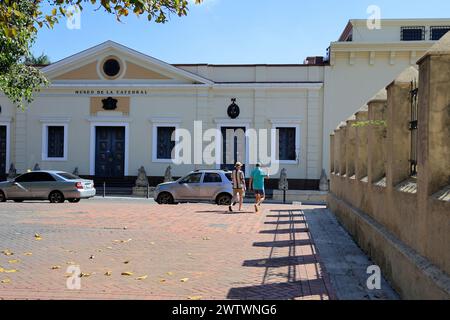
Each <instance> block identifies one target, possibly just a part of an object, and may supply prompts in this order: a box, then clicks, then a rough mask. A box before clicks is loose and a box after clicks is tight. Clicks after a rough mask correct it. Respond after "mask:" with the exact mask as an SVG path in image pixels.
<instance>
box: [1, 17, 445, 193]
mask: <svg viewBox="0 0 450 320" xmlns="http://www.w3.org/2000/svg"><path fill="white" fill-rule="evenodd" d="M365 23H366V21H365V20H352V21H350V22H349V24H348V26H347V28H346V29H345V30H344V33H343V35H342V36H341V38H340V39H339V41H337V42H333V43H332V44H331V46H330V48H329V53H328V58H325V59H321V58H315V59H311V58H310V59H308V61H307V62H308V63H305V64H297V65H208V64H198V65H171V64H168V63H166V62H163V61H160V60H157V59H155V58H153V57H151V56H148V55H145V54H143V53H140V52H137V51H134V50H132V49H130V48H127V47H125V46H122V45H120V44H117V43H115V42H111V41H108V42H105V43H103V44H100V45H98V46H95V47H93V48H90V49H87V50H85V51H83V52H80V53H78V54H75V55H73V56H70V57H68V58H65V59H63V60H61V61H58V62H56V63H53V64H51V65H49V66H46V67H44V68H43V69H42V71H43V72H44V73H45V74H46V75H47V77H48V78H49V79H50V80H51V85H50V86H49V87H48V88H45V89H42V90H41V92H39V93H38V94H36V99H35V101H34V102H33V104H32V105H31V106H29V108H28V109H27V110H26V111H25V112H22V111H20V110H18V109H17V108H16V107H15V106H14V105H13V104H11V103H10V102H9V100H8V99H7V98H6V97H5V96H3V95H0V105H1V107H2V109H1V114H0V142H1V143H0V146H1V148H2V149H1V150H0V170H1V171H2V172H5V173H6V172H8V169H9V167H10V164H12V163H13V164H14V165H15V167H16V168H17V171H18V172H24V171H26V170H27V169H32V168H33V167H34V166H35V164H36V163H37V164H39V167H40V168H41V169H58V170H66V171H73V170H74V169H75V168H78V172H79V174H80V175H85V176H95V177H117V178H120V177H127V176H136V175H137V170H138V168H139V167H141V166H144V167H145V169H146V171H147V174H148V175H149V176H152V177H161V176H163V175H164V172H165V170H166V168H167V166H168V165H170V164H171V163H172V158H173V156H172V154H171V150H172V149H173V147H174V145H175V142H173V141H171V136H172V133H173V132H179V131H180V129H187V130H188V131H189V132H190V133H191V135H192V136H193V138H197V139H194V141H199V140H201V139H199V138H200V137H201V133H200V134H199V133H198V132H196V131H195V130H194V125H195V121H201V123H202V129H203V131H205V130H207V129H218V131H219V132H221V133H222V132H223V133H224V131H225V130H226V129H228V130H230V129H231V130H238V129H242V130H244V131H245V132H249V131H250V129H257V130H259V129H266V130H269V131H270V130H271V129H277V130H278V132H279V136H278V137H270V136H269V137H268V142H267V145H266V148H267V149H268V151H269V153H270V152H271V153H272V154H274V153H275V152H274V151H275V150H277V151H279V156H278V157H277V159H276V160H279V162H280V167H282V168H286V169H287V170H288V176H289V178H290V188H293V189H317V188H318V185H319V178H320V175H321V171H322V169H325V170H326V171H329V165H328V163H329V152H328V149H329V142H328V139H327V137H328V135H329V132H331V131H332V130H333V129H334V128H335V127H336V125H337V124H338V122H339V121H340V119H342V118H343V117H345V115H348V114H351V113H352V112H354V111H355V110H354V106H357V105H361V104H362V103H363V102H364V101H365V100H367V99H368V98H370V97H371V96H372V95H373V94H374V93H375V92H376V91H377V89H378V88H380V86H382V85H383V84H384V83H385V82H387V81H388V80H389V79H391V78H393V77H395V76H396V75H397V74H398V73H399V72H401V71H402V70H403V69H404V68H405V67H406V66H409V65H413V64H415V62H416V60H417V59H419V58H420V57H421V56H422V55H423V53H424V52H425V51H426V50H427V49H428V48H429V47H430V46H431V45H432V44H433V43H434V38H433V37H437V34H438V33H439V34H441V33H443V31H447V30H449V29H450V28H449V27H448V26H450V19H447V20H383V21H382V25H381V27H382V28H381V29H380V30H369V29H367V26H366V25H365ZM430 39H433V40H430ZM407 40H409V41H407ZM237 110H238V111H239V112H236V111H237ZM175 135H177V134H175ZM227 139H229V137H228V138H227V137H226V135H223V136H222V135H219V136H217V139H215V140H213V139H211V140H207V141H204V142H203V143H202V144H201V145H198V143H197V144H192V157H191V159H192V164H183V165H179V166H173V165H172V167H173V171H172V174H173V175H174V176H181V175H184V174H185V173H187V172H188V171H190V170H193V169H196V168H205V167H213V168H221V167H222V163H223V162H224V160H225V158H226V156H231V158H232V159H233V160H236V159H238V160H242V162H244V164H245V165H246V168H251V167H252V164H253V162H254V161H252V159H251V156H250V154H251V152H250V151H251V150H253V148H254V143H252V141H250V140H249V138H248V137H247V138H246V139H245V140H244V141H242V142H241V143H240V145H239V143H238V148H237V149H236V150H226V149H227V145H226V144H225V143H224V141H223V140H227ZM211 144H212V145H214V146H215V150H216V152H215V154H214V157H215V160H216V161H215V164H212V165H206V164H205V163H202V161H199V159H194V153H195V152H194V151H195V150H198V149H204V148H205V147H207V146H208V145H211ZM240 147H242V149H240ZM228 149H230V147H228ZM239 150H244V151H243V152H240V151H239ZM195 160H197V161H195ZM200 160H201V159H200ZM259 160H261V159H259ZM272 160H275V159H272ZM275 183H276V181H275V180H274V181H272V186H276V184H275Z"/></svg>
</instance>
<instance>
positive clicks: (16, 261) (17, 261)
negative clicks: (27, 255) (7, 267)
mask: <svg viewBox="0 0 450 320" xmlns="http://www.w3.org/2000/svg"><path fill="white" fill-rule="evenodd" d="M8 262H9V263H19V262H20V260H17V259H15V260H9V261H8Z"/></svg>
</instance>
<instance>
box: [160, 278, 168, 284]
mask: <svg viewBox="0 0 450 320" xmlns="http://www.w3.org/2000/svg"><path fill="white" fill-rule="evenodd" d="M166 281H167V280H166V279H161V280H159V282H161V283H164V282H166Z"/></svg>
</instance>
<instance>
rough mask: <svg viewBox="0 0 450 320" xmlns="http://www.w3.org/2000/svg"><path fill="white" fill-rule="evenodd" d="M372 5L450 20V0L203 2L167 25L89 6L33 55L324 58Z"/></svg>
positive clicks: (41, 37) (42, 39) (47, 33)
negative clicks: (73, 26) (92, 52)
mask: <svg viewBox="0 0 450 320" xmlns="http://www.w3.org/2000/svg"><path fill="white" fill-rule="evenodd" d="M369 5H377V6H379V7H380V8H381V14H382V18H450V1H448V0H427V1H423V0H395V1H392V0H369V1H366V0H341V1H339V0H321V1H320V2H319V1H306V0H284V1H281V0H206V1H205V3H204V4H202V5H200V6H195V5H192V6H191V9H190V12H189V15H188V16H187V17H182V18H178V17H177V16H173V17H172V18H171V20H170V21H169V22H168V23H167V24H156V23H151V22H148V21H147V20H146V18H144V17H141V18H137V17H135V16H134V15H130V16H129V17H127V18H124V20H123V22H122V23H120V22H117V21H116V20H115V17H114V16H113V15H108V14H107V13H105V12H102V11H101V10H99V11H95V10H94V9H95V7H92V6H90V5H86V7H85V9H84V10H83V12H82V15H81V29H79V30H70V29H68V28H67V27H66V21H62V22H61V23H60V24H59V25H58V26H56V27H55V28H54V29H52V30H49V29H47V28H45V27H44V28H43V29H42V30H40V31H39V33H38V38H37V40H36V42H35V44H34V46H33V53H34V54H36V55H39V54H41V53H42V52H44V53H46V54H47V55H49V56H50V58H51V60H52V61H53V62H54V61H57V60H59V59H62V58H64V57H67V56H69V55H71V54H74V53H77V52H79V51H82V50H84V49H87V48H89V47H92V46H94V45H97V44H99V43H102V42H104V41H106V40H113V41H116V42H119V43H121V44H124V45H126V46H128V47H131V48H133V49H135V50H138V51H141V52H143V53H146V54H148V55H151V56H153V57H155V58H158V59H161V60H164V61H166V62H169V63H212V64H214V63H216V64H227V63H301V62H303V60H304V58H305V57H306V56H309V55H324V54H325V50H326V48H327V47H328V46H329V44H330V42H331V41H335V40H337V38H338V37H339V35H340V33H341V32H342V30H343V29H344V27H345V25H346V24H347V21H348V20H349V19H352V18H363V19H365V18H367V17H368V14H367V13H366V10H367V7H368V6H369Z"/></svg>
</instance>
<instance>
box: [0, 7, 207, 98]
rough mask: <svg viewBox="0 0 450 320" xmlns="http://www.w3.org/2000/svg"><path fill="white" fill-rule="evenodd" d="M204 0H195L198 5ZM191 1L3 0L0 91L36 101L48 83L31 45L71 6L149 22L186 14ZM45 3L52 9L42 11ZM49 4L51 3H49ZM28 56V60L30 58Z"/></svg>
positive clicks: (0, 25)
mask: <svg viewBox="0 0 450 320" xmlns="http://www.w3.org/2000/svg"><path fill="white" fill-rule="evenodd" d="M202 1H203V0H195V3H196V4H199V3H201V2H202ZM189 2H190V1H188V0H0V50H1V51H0V90H1V91H3V92H4V93H5V94H6V95H7V96H8V97H9V98H10V100H11V101H12V102H13V103H15V104H17V105H18V106H23V104H24V101H25V102H27V103H30V102H31V101H32V100H33V92H34V91H36V90H38V89H39V88H40V87H42V86H45V85H47V84H48V81H47V80H46V78H45V76H44V75H43V74H42V73H41V72H40V71H39V70H38V69H36V68H35V67H33V66H32V65H29V63H28V62H30V60H29V58H30V57H31V54H30V48H31V45H32V44H33V42H34V40H35V38H36V34H37V32H38V29H39V28H42V27H44V26H46V27H49V28H52V27H53V26H54V25H55V24H56V23H58V22H59V21H60V20H61V19H62V18H64V17H70V16H71V14H72V13H71V12H72V11H71V10H69V9H70V8H73V7H76V8H78V9H79V10H83V6H85V5H86V4H89V3H90V4H93V5H98V9H104V10H105V11H106V12H108V13H110V14H112V15H114V16H115V17H116V19H117V20H119V21H120V20H121V18H123V17H126V16H128V15H129V14H135V15H137V16H145V17H146V18H147V19H148V20H149V21H155V22H157V23H165V22H167V21H168V20H169V19H170V15H172V14H175V15H177V16H180V17H181V16H185V15H187V12H188V6H189ZM44 4H48V5H49V7H50V10H49V11H48V12H43V11H42V10H43V9H42V8H43V6H44ZM47 7H48V6H47ZM27 59H28V61H27Z"/></svg>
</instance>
